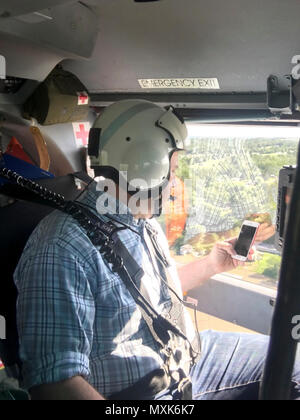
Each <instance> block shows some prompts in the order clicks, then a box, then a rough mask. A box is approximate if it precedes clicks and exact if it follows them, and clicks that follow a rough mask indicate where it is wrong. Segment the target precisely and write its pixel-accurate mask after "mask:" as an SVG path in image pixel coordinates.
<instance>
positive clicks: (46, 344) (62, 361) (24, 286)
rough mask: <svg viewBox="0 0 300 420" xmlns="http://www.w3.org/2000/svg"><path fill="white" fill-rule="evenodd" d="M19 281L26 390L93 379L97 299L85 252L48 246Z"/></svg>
mask: <svg viewBox="0 0 300 420" xmlns="http://www.w3.org/2000/svg"><path fill="white" fill-rule="evenodd" d="M15 281H16V285H17V287H18V291H19V297H18V303H17V319H18V331H19V337H20V356H21V360H22V362H23V376H24V384H23V385H24V387H25V388H27V389H30V388H31V387H33V386H36V385H40V384H46V383H53V382H59V381H62V380H65V379H68V378H71V377H74V376H77V375H81V376H84V377H88V376H89V373H90V372H89V355H90V352H91V346H92V342H93V325H94V318H95V300H94V296H93V291H92V286H91V284H90V282H89V280H88V275H87V273H86V270H85V268H84V263H83V262H82V261H81V259H80V254H79V252H78V253H77V254H76V252H75V251H74V250H73V252H70V250H68V249H65V248H64V247H62V246H59V245H58V244H49V245H47V246H42V249H40V250H39V251H38V252H37V253H36V254H35V255H34V256H32V257H29V258H27V259H26V260H25V262H22V264H21V265H20V266H19V267H18V268H17V271H16V273H15Z"/></svg>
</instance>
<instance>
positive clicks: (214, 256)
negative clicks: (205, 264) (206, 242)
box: [208, 238, 254, 274]
mask: <svg viewBox="0 0 300 420" xmlns="http://www.w3.org/2000/svg"><path fill="white" fill-rule="evenodd" d="M236 241H237V239H236V238H235V239H230V240H229V241H225V242H217V243H216V244H215V246H214V247H213V249H212V251H211V253H210V254H209V256H208V258H209V263H210V264H211V266H212V268H213V270H214V271H215V273H216V274H219V273H224V272H226V271H231V270H234V269H235V268H236V267H238V266H243V265H245V263H243V262H241V261H238V260H235V259H233V258H232V257H233V256H234V255H236V252H235V250H234V245H235V243H236ZM253 254H254V249H251V250H250V254H249V260H250V261H251V260H252V257H253Z"/></svg>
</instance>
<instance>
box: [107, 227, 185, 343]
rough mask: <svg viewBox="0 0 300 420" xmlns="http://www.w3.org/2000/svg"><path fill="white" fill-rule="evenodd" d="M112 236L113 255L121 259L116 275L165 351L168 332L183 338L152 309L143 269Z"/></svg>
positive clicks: (116, 238)
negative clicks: (144, 282)
mask: <svg viewBox="0 0 300 420" xmlns="http://www.w3.org/2000/svg"><path fill="white" fill-rule="evenodd" d="M113 236H114V242H115V245H114V250H115V253H116V254H117V255H118V256H119V257H121V259H122V261H123V266H122V268H121V269H120V270H119V271H118V274H119V275H120V277H121V279H122V280H123V282H124V283H125V285H126V287H127V289H128V291H129V292H130V294H131V296H132V297H133V298H134V300H135V302H136V303H137V305H138V306H139V308H140V309H141V313H142V316H143V318H144V321H145V322H146V324H147V325H148V328H149V329H150V331H151V333H152V335H153V337H154V339H155V341H157V342H158V343H159V344H160V346H161V347H162V348H164V349H165V350H167V349H166V346H167V345H168V343H169V341H170V335H169V333H168V331H172V332H173V333H174V334H177V335H179V336H181V337H182V338H185V336H184V335H183V334H182V333H181V331H180V330H178V328H176V327H175V326H174V325H173V324H172V323H171V322H170V321H168V320H167V319H165V318H164V317H162V316H161V315H159V314H158V313H157V312H156V311H155V309H154V308H153V307H152V305H151V300H150V296H149V294H148V292H147V290H146V288H145V287H144V285H143V283H142V281H141V279H142V277H143V276H144V271H143V269H142V268H141V267H140V266H139V265H138V264H137V262H136V261H135V259H134V258H133V257H132V255H131V254H130V253H129V252H128V250H127V248H126V247H125V246H124V244H123V243H122V241H121V240H120V239H119V238H118V237H117V235H116V234H115V235H113Z"/></svg>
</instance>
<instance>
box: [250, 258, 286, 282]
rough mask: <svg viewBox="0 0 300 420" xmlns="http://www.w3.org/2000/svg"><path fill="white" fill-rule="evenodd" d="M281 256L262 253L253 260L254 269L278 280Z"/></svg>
mask: <svg viewBox="0 0 300 420" xmlns="http://www.w3.org/2000/svg"><path fill="white" fill-rule="evenodd" d="M280 264H281V257H280V256H279V255H272V254H263V255H262V257H261V258H260V259H259V260H258V261H257V262H255V269H256V272H257V273H258V274H262V275H264V276H267V277H270V278H271V279H274V280H278V278H279V271H280Z"/></svg>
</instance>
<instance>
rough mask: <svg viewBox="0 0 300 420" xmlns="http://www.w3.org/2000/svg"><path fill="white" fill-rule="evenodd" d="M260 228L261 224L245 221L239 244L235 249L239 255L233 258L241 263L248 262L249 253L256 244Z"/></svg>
mask: <svg viewBox="0 0 300 420" xmlns="http://www.w3.org/2000/svg"><path fill="white" fill-rule="evenodd" d="M259 226H260V224H259V223H257V222H251V221H249V220H245V221H244V223H243V225H242V228H241V232H240V235H239V237H238V240H237V243H236V245H235V247H234V249H235V252H236V253H237V255H235V256H233V257H232V258H234V259H236V260H239V261H247V260H248V256H249V252H250V249H251V247H252V245H253V244H254V241H255V237H256V235H257V231H258V228H259Z"/></svg>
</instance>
